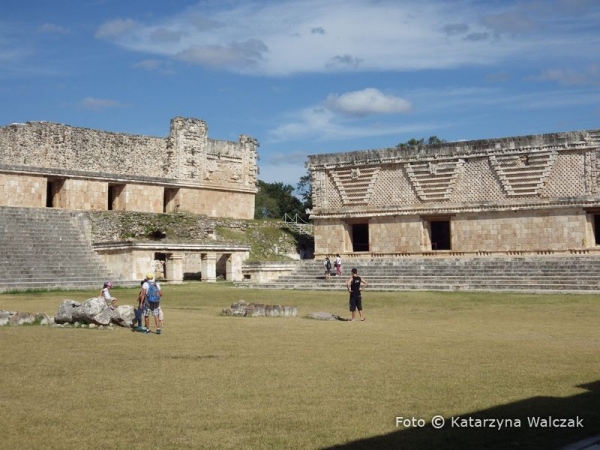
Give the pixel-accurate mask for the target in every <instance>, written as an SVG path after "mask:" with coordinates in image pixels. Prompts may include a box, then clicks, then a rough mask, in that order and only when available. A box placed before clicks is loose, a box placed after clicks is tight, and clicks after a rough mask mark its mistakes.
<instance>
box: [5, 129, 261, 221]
mask: <svg viewBox="0 0 600 450" xmlns="http://www.w3.org/2000/svg"><path fill="white" fill-rule="evenodd" d="M257 147H258V142H257V141H256V140H255V139H253V138H251V137H249V136H245V135H242V136H240V138H239V140H238V142H231V141H220V140H214V139H209V138H208V131H207V127H206V123H205V122H204V121H202V120H198V119H191V118H182V117H176V118H174V119H172V120H171V129H170V134H169V137H167V138H158V137H149V136H137V135H129V134H123V133H111V132H106V131H99V130H91V129H85V128H77V127H71V126H68V125H62V124H56V123H47V122H27V123H26V124H12V125H8V126H5V127H0V193H1V194H2V196H1V197H0V206H24V207H38V208H39V207H42V208H43V207H54V208H63V209H73V210H121V211H143V212H154V213H161V212H176V211H182V212H184V211H185V212H190V213H194V214H205V215H208V216H210V217H231V218H239V219H252V218H253V217H254V195H255V193H256V175H257Z"/></svg>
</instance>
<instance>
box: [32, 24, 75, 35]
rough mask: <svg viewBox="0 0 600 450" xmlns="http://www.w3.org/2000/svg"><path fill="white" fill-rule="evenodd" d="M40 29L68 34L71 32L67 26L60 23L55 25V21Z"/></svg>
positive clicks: (45, 31)
mask: <svg viewBox="0 0 600 450" xmlns="http://www.w3.org/2000/svg"><path fill="white" fill-rule="evenodd" d="M39 31H40V32H42V33H56V34H67V33H68V32H69V30H68V29H67V28H64V27H61V26H60V25H55V24H53V23H45V24H44V25H42V26H41V27H40V28H39Z"/></svg>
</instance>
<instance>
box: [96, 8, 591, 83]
mask: <svg viewBox="0 0 600 450" xmlns="http://www.w3.org/2000/svg"><path fill="white" fill-rule="evenodd" d="M566 2H567V0H563V3H566ZM571 2H575V0H571ZM579 3H581V0H580V1H579ZM218 5H219V4H217V3H213V4H211V7H210V8H208V7H206V5H204V4H201V5H198V6H194V7H191V8H188V9H186V10H185V11H183V12H181V13H179V14H177V15H174V16H171V17H166V18H161V19H158V20H156V23H144V24H142V23H138V22H136V21H134V20H132V19H117V20H114V21H111V22H108V23H106V24H104V25H102V26H101V27H100V28H99V29H98V31H97V33H96V36H97V37H98V38H101V39H108V40H112V41H114V42H115V43H116V44H118V45H120V46H123V47H126V48H128V49H130V50H133V51H139V52H144V53H150V54H156V55H162V56H166V57H171V58H175V59H180V60H184V61H186V62H189V63H192V64H198V65H205V66H209V67H213V68H221V69H224V70H230V71H234V72H239V73H252V74H256V75H267V76H274V75H275V76H277V75H290V74H295V73H327V72H342V71H390V70H393V71H408V70H420V69H439V68H457V67H463V66H473V65H486V64H490V65H491V64H500V63H501V62H502V61H505V60H506V59H507V58H509V57H518V58H525V55H531V54H546V55H547V54H552V55H554V56H556V55H559V54H562V55H573V54H575V53H579V55H589V54H590V52H591V51H592V49H594V48H598V47H599V46H600V35H599V34H598V33H597V32H596V31H594V28H592V25H594V20H596V18H597V17H596V18H595V16H594V15H593V14H589V15H582V16H580V17H579V18H578V27H577V28H574V27H567V26H564V27H561V26H556V25H557V24H558V25H560V24H561V23H562V22H561V20H562V19H563V17H562V16H561V15H560V14H559V12H560V11H558V10H557V11H554V12H552V10H551V9H548V10H547V11H550V12H546V13H545V14H535V12H536V11H535V10H534V9H532V8H530V9H529V10H528V9H527V8H525V6H523V5H522V4H520V3H508V4H506V3H504V2H481V1H474V0H460V1H456V2H444V1H442V0H431V1H427V2H417V1H410V2H398V1H392V0H379V1H376V2H375V1H372V0H330V1H327V2H324V1H322V0H282V1H277V2H275V1H266V2H222V3H221V6H218ZM565 20H566V19H565ZM467 24H468V25H467ZM596 24H597V23H596ZM467 32H468V34H467ZM525 32H526V33H525ZM500 35H501V36H502V38H501V39H499V38H494V37H498V36H500ZM584 41H585V42H587V44H586V45H583V46H582V45H581V42H584ZM222 54H223V55H222Z"/></svg>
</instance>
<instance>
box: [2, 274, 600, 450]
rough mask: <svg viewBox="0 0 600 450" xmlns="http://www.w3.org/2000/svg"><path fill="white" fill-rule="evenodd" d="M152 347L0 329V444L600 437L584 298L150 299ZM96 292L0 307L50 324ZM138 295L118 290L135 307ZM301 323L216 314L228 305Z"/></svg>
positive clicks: (113, 335) (16, 300) (517, 443)
mask: <svg viewBox="0 0 600 450" xmlns="http://www.w3.org/2000/svg"><path fill="white" fill-rule="evenodd" d="M164 293H165V295H164V300H163V307H164V310H165V316H166V317H165V327H164V334H163V335H161V336H157V335H154V334H150V335H144V334H141V333H132V332H131V331H129V330H125V329H115V330H113V331H110V330H98V329H74V328H68V329H61V328H51V327H39V326H38V327H3V328H0V343H1V345H0V360H1V361H2V363H1V364H0V424H1V425H0V430H1V431H2V437H1V438H0V447H2V448H46V449H53V448H56V449H59V448H60V449H64V448H75V447H77V448H81V447H86V448H88V447H89V448H117V449H120V448H128V449H132V448H134V449H137V448H140V449H141V448H144V449H147V448H151V449H154V448H159V449H180V448H183V449H197V448H217V449H221V448H223V449H225V448H226V449H234V448H235V449H239V448H247V449H279V448H286V449H287V448H290V449H295V448H297V449H317V448H328V447H333V446H339V448H347V449H355V448H356V449H358V448H373V449H375V448H377V449H381V448H402V449H428V448H444V449H472V448H476V449H477V448H482V449H483V448H486V449H488V448H489V449H506V448H520V449H523V448H527V449H536V448H538V449H546V448H552V449H553V448H558V447H560V446H561V445H564V444H567V443H570V442H572V441H576V440H578V439H580V438H584V437H589V436H594V435H596V434H599V433H600V411H599V410H598V405H599V404H600V401H599V400H600V395H599V391H600V381H599V380H600V375H599V374H600V331H599V326H600V325H599V321H598V317H600V302H598V298H597V297H595V296H591V295H571V296H561V295H519V294H510V295H509V294H489V293H432V292H407V293H378V292H368V290H367V292H365V294H364V306H365V315H366V318H367V321H366V322H364V323H361V322H320V321H315V320H309V319H306V318H305V316H306V314H307V313H309V312H315V311H327V312H331V313H333V314H339V315H342V316H348V315H349V313H348V312H347V295H346V293H345V292H327V293H321V292H296V291H262V290H260V291H259V290H250V289H236V288H233V287H231V286H229V285H227V284H224V283H223V284H222V283H218V284H200V283H191V284H185V285H179V286H175V285H172V286H171V285H166V286H164ZM95 295H97V290H94V291H87V292H86V291H78V292H75V291H70V292H63V293H61V292H39V293H37V292H36V293H31V294H29V295H22V294H19V295H12V294H11V295H0V309H6V310H18V311H27V312H38V311H39V312H45V313H48V314H52V315H53V314H54V313H55V312H56V309H57V308H58V305H59V304H60V303H61V302H62V300H64V299H66V298H69V299H73V300H78V301H81V300H84V299H86V298H88V297H91V296H95ZM136 296H137V289H120V290H119V291H118V293H117V297H118V298H119V304H131V305H133V304H135V299H136ZM240 299H243V300H246V301H247V302H261V303H271V304H273V303H277V304H285V305H297V306H298V313H299V316H300V317H298V318H239V317H225V316H221V315H220V311H221V309H222V308H224V307H227V306H229V304H231V303H233V302H235V301H237V300H240ZM436 414H441V415H443V416H445V417H446V418H450V417H452V416H461V417H469V416H470V417H479V418H483V417H487V418H513V419H516V418H520V419H521V420H523V421H526V417H528V416H548V415H552V416H553V417H567V418H571V417H575V416H577V415H578V416H579V417H581V418H583V419H584V425H585V427H584V428H583V429H554V430H552V429H550V430H549V429H539V428H537V429H536V428H530V427H529V426H528V425H527V423H526V422H525V423H523V424H522V426H521V428H519V429H515V428H513V429H505V430H500V431H498V430H495V429H451V428H450V427H446V428H444V429H443V430H441V431H438V430H434V429H433V428H432V427H431V426H430V425H429V424H427V425H426V426H425V427H424V428H409V429H404V428H402V427H396V417H398V416H402V417H416V418H422V419H425V420H426V422H429V421H430V419H431V417H432V416H434V415H436Z"/></svg>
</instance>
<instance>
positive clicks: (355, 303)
mask: <svg viewBox="0 0 600 450" xmlns="http://www.w3.org/2000/svg"><path fill="white" fill-rule="evenodd" d="M357 309H358V310H359V311H362V296H361V295H350V311H352V312H354V311H356V310H357Z"/></svg>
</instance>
